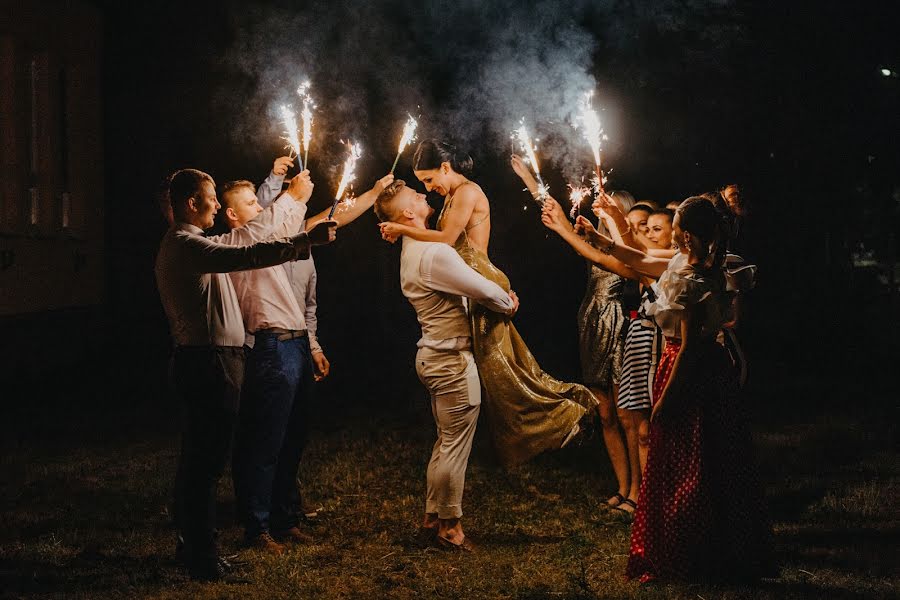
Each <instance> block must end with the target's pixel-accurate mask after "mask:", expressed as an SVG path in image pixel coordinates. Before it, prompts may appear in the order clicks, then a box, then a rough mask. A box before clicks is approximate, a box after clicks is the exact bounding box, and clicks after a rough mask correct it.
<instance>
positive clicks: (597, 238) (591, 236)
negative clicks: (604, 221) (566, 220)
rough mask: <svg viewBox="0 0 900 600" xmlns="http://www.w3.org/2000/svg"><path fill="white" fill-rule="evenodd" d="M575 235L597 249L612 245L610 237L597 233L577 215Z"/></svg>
mask: <svg viewBox="0 0 900 600" xmlns="http://www.w3.org/2000/svg"><path fill="white" fill-rule="evenodd" d="M575 233H577V234H578V235H580V236H581V237H583V238H584V239H585V240H587V241H588V242H589V243H591V244H592V245H594V246H596V247H597V248H606V247H609V246H610V245H611V244H613V243H614V241H613V239H612V238H611V237H608V236H605V235H603V234H602V233H600V232H599V231H597V229H596V228H595V227H594V224H593V223H591V222H590V221H589V220H587V218H585V217H583V216H581V215H578V218H577V219H575Z"/></svg>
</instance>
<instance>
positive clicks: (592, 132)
mask: <svg viewBox="0 0 900 600" xmlns="http://www.w3.org/2000/svg"><path fill="white" fill-rule="evenodd" d="M593 98H594V92H593V91H590V92H587V93H586V94H585V95H584V98H583V99H582V102H581V114H579V115H578V117H577V119H576V121H575V123H574V126H575V128H576V129H578V128H581V131H582V135H584V139H585V140H586V141H587V143H588V145H589V146H590V147H591V151H592V152H593V153H594V167H595V169H596V174H597V181H598V182H599V190H600V191H603V171H602V170H601V169H600V150H601V146H602V143H603V140H606V139H609V138H607V136H606V135H605V134H604V133H603V124H602V123H600V117H598V116H597V111H595V110H594V107H593Z"/></svg>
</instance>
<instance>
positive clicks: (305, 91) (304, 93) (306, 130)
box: [297, 81, 316, 165]
mask: <svg viewBox="0 0 900 600" xmlns="http://www.w3.org/2000/svg"><path fill="white" fill-rule="evenodd" d="M309 86H310V83H309V81H304V82H303V83H301V84H300V87H298V88H297V95H298V96H300V98H302V99H303V110H302V111H301V112H300V120H301V123H302V124H303V140H302V141H303V164H304V165H306V164H307V162H306V161H307V160H308V159H309V143H310V142H311V141H312V123H313V115H312V111H313V109H314V108H316V104H315V102H313V99H312V96H310V95H309ZM298 155H299V152H298Z"/></svg>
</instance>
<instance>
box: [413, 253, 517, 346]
mask: <svg viewBox="0 0 900 600" xmlns="http://www.w3.org/2000/svg"><path fill="white" fill-rule="evenodd" d="M400 287H401V288H402V290H403V295H404V296H406V298H407V299H408V300H409V302H410V304H412V305H413V308H414V309H415V311H416V316H417V317H418V319H419V325H420V326H421V327H422V339H420V340H419V342H418V344H417V345H418V347H420V348H431V349H434V350H466V349H468V348H469V347H470V346H471V341H470V339H471V332H470V330H469V318H468V315H467V313H466V308H465V305H464V304H463V301H462V297H463V296H465V297H466V298H470V299H472V300H473V301H475V302H478V303H479V304H482V305H484V306H485V307H486V308H488V309H490V310H492V311H494V312H499V313H509V312H511V311H512V309H513V301H512V299H511V298H510V297H509V294H508V293H506V292H505V291H504V290H503V288H501V287H500V286H499V285H497V284H496V283H494V282H493V281H490V280H489V279H486V278H485V277H483V276H482V275H480V274H479V273H478V272H476V271H475V270H474V269H472V268H471V267H469V265H467V264H466V263H465V261H464V260H463V259H462V258H461V257H460V256H459V254H457V253H456V251H455V250H454V249H453V248H451V247H450V246H448V245H447V244H444V243H441V242H421V241H418V240H414V239H412V238H409V237H404V238H403V251H402V253H401V255H400Z"/></svg>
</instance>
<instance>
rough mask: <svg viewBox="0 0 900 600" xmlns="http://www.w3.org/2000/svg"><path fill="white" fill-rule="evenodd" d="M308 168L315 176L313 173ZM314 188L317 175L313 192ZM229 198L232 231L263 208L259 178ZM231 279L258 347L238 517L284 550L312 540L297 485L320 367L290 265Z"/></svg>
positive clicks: (240, 435) (365, 199)
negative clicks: (306, 529) (312, 351)
mask: <svg viewBox="0 0 900 600" xmlns="http://www.w3.org/2000/svg"><path fill="white" fill-rule="evenodd" d="M301 175H303V176H305V177H307V179H308V176H307V175H305V172H304V173H303V174H301ZM392 179H393V177H392V176H387V177H386V178H384V179H382V180H381V181H379V182H377V183H376V184H375V186H374V187H373V188H372V189H371V190H369V191H368V192H366V193H365V194H362V195H361V196H360V197H359V198H358V199H357V202H356V204H355V205H354V207H353V208H354V210H353V211H352V212H353V218H355V217H356V216H358V215H359V214H362V212H364V210H365V208H367V207H368V206H371V205H372V204H373V203H374V202H375V198H377V196H378V194H379V193H380V192H381V190H383V189H384V187H385V185H387V184H388V183H390V181H391V180H392ZM312 187H313V185H312V183H311V182H310V183H309V184H308V186H307V189H308V192H309V194H311V193H312ZM221 198H222V205H223V207H224V210H223V221H224V222H225V224H226V225H227V226H228V228H229V229H231V230H237V229H240V228H241V227H243V226H245V225H247V224H248V223H250V222H252V221H253V220H254V219H255V218H256V217H257V215H259V214H260V213H262V212H263V208H262V207H261V206H260V204H259V200H258V198H257V196H256V193H255V186H254V184H253V183H252V182H249V181H245V180H241V181H232V182H229V183H226V184H225V185H224V186H222V190H221ZM307 198H308V195H307ZM304 209H305V205H304ZM347 213H348V211H343V212H342V213H338V215H336V218H335V221H336V222H337V224H338V226H340V225H343V224H346V223H347V222H349V221H350V220H352V219H348V218H347V217H348V216H349V215H348V214H347ZM326 217H327V211H324V213H323V214H319V215H316V216H314V217H312V218H310V219H306V227H307V228H308V229H312V228H314V227H315V226H316V224H317V223H319V222H321V221H322V220H323V219H324V218H326ZM231 279H232V282H233V284H234V289H235V292H236V294H237V298H238V303H239V305H240V308H241V314H242V316H243V319H244V328H245V329H246V331H247V332H248V334H249V336H248V340H247V342H248V343H247V345H248V346H251V350H250V352H249V353H248V355H247V366H246V376H245V379H244V386H243V390H242V392H241V412H240V416H239V421H238V427H237V437H236V441H235V451H234V459H233V468H232V472H233V477H234V486H235V495H236V497H237V512H238V518H239V519H240V521H241V523H242V524H243V526H244V529H245V541H246V542H247V544H248V545H250V546H253V547H256V548H259V549H261V550H264V551H267V552H271V553H274V554H280V553H282V552H283V551H284V546H283V545H282V543H281V542H295V543H296V542H304V541H309V539H310V538H309V536H308V535H307V534H305V533H304V532H302V531H301V530H300V529H299V528H298V525H299V516H300V514H301V512H302V506H301V500H300V494H299V490H298V488H297V484H296V479H297V471H298V469H299V466H300V459H301V457H302V452H303V447H304V445H305V441H306V429H307V425H308V424H307V420H308V419H307V414H308V413H307V406H306V404H307V400H308V397H309V394H310V386H311V384H312V382H313V371H314V368H313V360H312V357H311V354H310V344H309V335H308V330H307V324H306V321H305V316H304V311H303V309H302V308H301V307H300V305H299V303H298V301H297V298H296V296H295V293H294V290H293V289H292V287H291V282H290V281H289V280H288V275H287V272H286V271H285V269H284V268H282V267H281V266H278V267H277V268H267V269H259V270H256V271H253V272H251V271H244V272H239V273H232V274H231Z"/></svg>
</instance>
